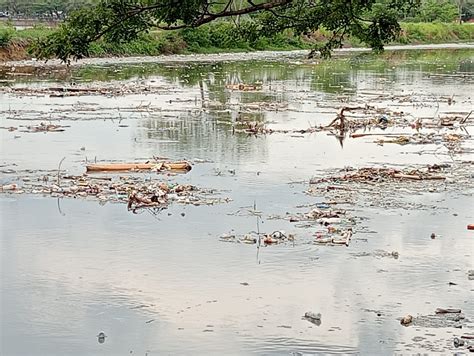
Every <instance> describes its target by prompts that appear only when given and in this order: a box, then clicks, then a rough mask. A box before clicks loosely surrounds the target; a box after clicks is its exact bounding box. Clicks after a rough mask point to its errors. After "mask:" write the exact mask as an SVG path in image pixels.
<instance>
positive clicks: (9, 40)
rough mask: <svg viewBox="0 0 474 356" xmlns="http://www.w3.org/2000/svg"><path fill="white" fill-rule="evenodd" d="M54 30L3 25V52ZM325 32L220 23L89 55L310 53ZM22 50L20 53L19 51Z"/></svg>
mask: <svg viewBox="0 0 474 356" xmlns="http://www.w3.org/2000/svg"><path fill="white" fill-rule="evenodd" d="M401 26H402V33H401V36H400V38H399V39H398V40H397V41H396V42H393V44H431V43H452V42H468V41H474V25H473V24H456V23H402V24H401ZM53 31H54V29H51V28H48V27H44V26H41V25H38V26H36V27H34V28H31V29H25V30H15V29H14V28H13V27H11V26H7V25H3V24H0V49H2V48H7V47H8V46H13V45H14V46H15V48H17V50H20V51H21V50H22V49H24V52H25V53H24V57H25V58H27V57H28V53H27V47H28V44H29V43H31V42H32V41H33V40H34V39H36V38H41V37H44V36H47V35H48V34H50V33H52V32H53ZM328 36H329V33H328V32H327V31H325V30H324V29H322V30H319V31H317V32H316V33H314V34H313V35H311V36H309V37H308V36H306V37H302V36H295V35H294V34H293V33H292V32H291V31H289V30H287V31H285V32H283V33H280V34H276V35H273V36H266V37H262V36H260V37H257V38H247V37H245V36H243V35H242V33H241V32H240V31H239V30H237V29H236V28H235V26H234V25H233V24H232V23H229V22H217V23H213V24H209V25H205V26H201V27H199V28H195V29H185V30H181V31H176V32H166V31H152V32H150V33H149V34H144V35H141V36H140V37H139V38H137V39H135V40H133V41H131V42H129V43H122V44H111V43H107V42H105V41H98V42H96V43H93V44H92V45H91V47H90V53H89V55H90V56H92V57H107V56H155V55H160V54H174V53H178V54H179V53H222V52H247V51H255V50H294V49H309V48H312V46H314V45H315V44H317V43H321V42H322V41H324V40H325V39H326V38H328ZM345 45H346V46H349V47H351V46H352V47H360V46H363V44H361V43H360V42H359V41H358V40H357V39H351V38H347V39H346V41H345ZM18 48H19V49H18Z"/></svg>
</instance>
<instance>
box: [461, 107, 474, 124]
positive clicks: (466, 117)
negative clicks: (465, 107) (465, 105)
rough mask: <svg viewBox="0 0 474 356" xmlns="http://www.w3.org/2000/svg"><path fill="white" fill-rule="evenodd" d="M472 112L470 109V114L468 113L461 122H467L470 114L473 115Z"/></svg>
mask: <svg viewBox="0 0 474 356" xmlns="http://www.w3.org/2000/svg"><path fill="white" fill-rule="evenodd" d="M471 114H472V110H471V111H469V114H467V115H466V116H465V117H464V118H463V119H462V120H461V121H460V122H459V123H460V124H461V125H463V124H465V123H466V121H467V119H469V116H471Z"/></svg>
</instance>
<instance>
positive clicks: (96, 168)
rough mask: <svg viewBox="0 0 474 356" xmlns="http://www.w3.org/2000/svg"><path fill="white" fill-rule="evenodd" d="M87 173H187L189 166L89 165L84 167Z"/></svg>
mask: <svg viewBox="0 0 474 356" xmlns="http://www.w3.org/2000/svg"><path fill="white" fill-rule="evenodd" d="M86 169H87V172H114V171H131V170H139V171H147V170H157V171H161V170H171V171H189V170H191V165H190V164H189V163H188V162H186V161H182V162H158V163H107V164H90V165H87V166H86Z"/></svg>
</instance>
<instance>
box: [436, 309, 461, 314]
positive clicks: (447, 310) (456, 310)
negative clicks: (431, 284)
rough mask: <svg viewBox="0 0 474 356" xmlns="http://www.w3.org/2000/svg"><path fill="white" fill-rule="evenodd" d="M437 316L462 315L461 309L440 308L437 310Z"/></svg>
mask: <svg viewBox="0 0 474 356" xmlns="http://www.w3.org/2000/svg"><path fill="white" fill-rule="evenodd" d="M435 313H436V314H448V313H453V314H459V313H461V309H450V308H448V309H443V308H438V309H436V310H435Z"/></svg>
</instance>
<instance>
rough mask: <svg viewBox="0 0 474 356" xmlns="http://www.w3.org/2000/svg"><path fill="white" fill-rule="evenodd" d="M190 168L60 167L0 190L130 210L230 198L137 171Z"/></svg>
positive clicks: (169, 164)
mask: <svg viewBox="0 0 474 356" xmlns="http://www.w3.org/2000/svg"><path fill="white" fill-rule="evenodd" d="M190 169H191V166H190V164H189V163H187V162H153V163H133V164H129V163H125V164H123V163H121V164H92V165H88V166H87V171H88V172H91V171H92V172H113V174H108V175H99V174H97V173H92V174H90V173H84V174H82V175H65V174H64V172H62V171H56V172H54V171H49V172H43V174H39V175H38V174H37V175H36V176H31V175H30V176H23V177H20V179H19V181H18V182H15V183H8V184H4V185H2V186H0V193H9V194H39V195H43V196H50V197H54V198H76V199H77V198H84V199H94V200H98V201H99V202H100V203H101V204H105V203H107V202H110V203H125V204H127V207H128V210H130V211H133V212H137V211H138V210H140V209H143V208H152V209H154V210H162V209H165V208H167V207H168V206H169V204H171V203H179V204H189V205H195V206H200V205H214V204H219V203H226V202H229V201H230V200H229V199H228V198H222V197H219V196H218V193H217V192H216V191H215V190H213V189H202V188H198V187H196V186H193V185H190V184H178V183H174V182H170V181H167V180H164V179H163V178H150V177H146V178H144V177H143V176H142V175H140V174H138V175H137V174H136V173H140V172H142V171H144V170H146V171H151V172H156V173H165V172H168V173H167V174H168V177H169V176H170V173H169V172H173V173H171V176H172V175H173V174H175V172H183V173H185V172H187V171H189V170H190ZM117 172H121V174H120V173H117ZM12 173H14V172H12Z"/></svg>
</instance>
